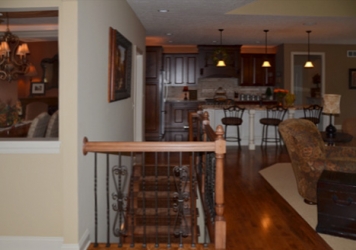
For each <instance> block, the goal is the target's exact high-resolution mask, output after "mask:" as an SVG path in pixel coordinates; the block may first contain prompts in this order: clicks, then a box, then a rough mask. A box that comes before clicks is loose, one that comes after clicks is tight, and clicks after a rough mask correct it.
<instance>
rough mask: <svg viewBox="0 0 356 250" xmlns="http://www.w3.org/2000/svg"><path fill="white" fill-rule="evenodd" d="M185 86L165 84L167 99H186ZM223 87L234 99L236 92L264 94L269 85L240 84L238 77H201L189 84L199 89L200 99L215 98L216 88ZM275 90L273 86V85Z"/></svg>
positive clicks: (194, 88) (191, 87) (230, 97)
mask: <svg viewBox="0 0 356 250" xmlns="http://www.w3.org/2000/svg"><path fill="white" fill-rule="evenodd" d="M183 87H184V86H173V85H170V84H167V85H166V86H165V93H166V95H165V96H166V99H167V100H181V99H184V92H183ZM219 87H221V88H223V89H224V90H225V91H226V95H227V98H229V99H234V97H235V92H237V93H238V94H239V96H240V94H245V95H246V94H249V95H256V96H257V95H262V94H264V93H265V92H266V89H267V88H268V87H250V86H248V87H247V86H238V79H237V78H200V79H198V84H196V85H192V86H188V88H189V90H197V96H198V100H205V99H212V98H214V95H215V92H216V90H217V89H218V88H219ZM271 89H272V90H273V88H272V87H271Z"/></svg>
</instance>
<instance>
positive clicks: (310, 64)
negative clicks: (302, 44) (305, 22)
mask: <svg viewBox="0 0 356 250" xmlns="http://www.w3.org/2000/svg"><path fill="white" fill-rule="evenodd" d="M306 32H307V33H308V60H307V61H306V62H305V64H304V68H314V65H313V63H312V61H310V42H309V36H310V33H311V30H307V31H306Z"/></svg>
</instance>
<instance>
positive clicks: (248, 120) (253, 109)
mask: <svg viewBox="0 0 356 250" xmlns="http://www.w3.org/2000/svg"><path fill="white" fill-rule="evenodd" d="M241 106H244V107H245V108H246V110H245V112H244V114H243V117H242V120H243V122H242V124H241V125H240V138H241V142H240V143H241V145H248V147H249V149H250V150H255V148H256V144H261V138H262V124H261V123H260V122H259V121H260V119H261V118H263V117H265V110H266V106H259V105H241ZM202 107H203V111H206V112H208V113H209V120H210V126H211V127H212V128H213V129H214V130H215V128H216V127H217V126H218V125H221V124H222V123H221V119H222V118H223V117H224V111H223V108H224V106H220V105H203V106H202ZM226 107H227V106H226ZM303 116H304V112H303V107H302V106H298V107H293V108H289V109H288V113H287V114H286V117H285V118H284V119H291V118H301V117H303ZM224 129H225V128H224ZM272 129H273V130H274V128H273V127H271V126H270V127H269V130H271V132H274V131H272ZM236 134H237V130H236V129H233V128H232V127H229V129H228V131H227V137H236ZM226 145H227V146H232V145H237V142H228V141H227V142H226Z"/></svg>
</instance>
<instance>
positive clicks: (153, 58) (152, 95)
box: [145, 46, 164, 141]
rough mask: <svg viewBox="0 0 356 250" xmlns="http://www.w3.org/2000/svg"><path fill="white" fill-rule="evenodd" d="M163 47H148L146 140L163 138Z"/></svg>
mask: <svg viewBox="0 0 356 250" xmlns="http://www.w3.org/2000/svg"><path fill="white" fill-rule="evenodd" d="M162 55H163V49H162V47H160V46H148V47H146V79H145V107H146V108H145V139H146V141H159V140H161V138H162V136H163V134H164V131H162V126H161V119H162V117H161V116H162V113H161V111H162V110H163V107H162V106H161V105H162V104H161V99H160V96H161V91H162V89H161V86H160V71H161V69H162Z"/></svg>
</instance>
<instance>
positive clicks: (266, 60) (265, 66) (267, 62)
mask: <svg viewBox="0 0 356 250" xmlns="http://www.w3.org/2000/svg"><path fill="white" fill-rule="evenodd" d="M263 31H264V32H265V34H266V35H265V60H264V62H263V63H262V67H263V68H269V67H271V64H270V63H269V61H268V59H267V32H268V30H263Z"/></svg>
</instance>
